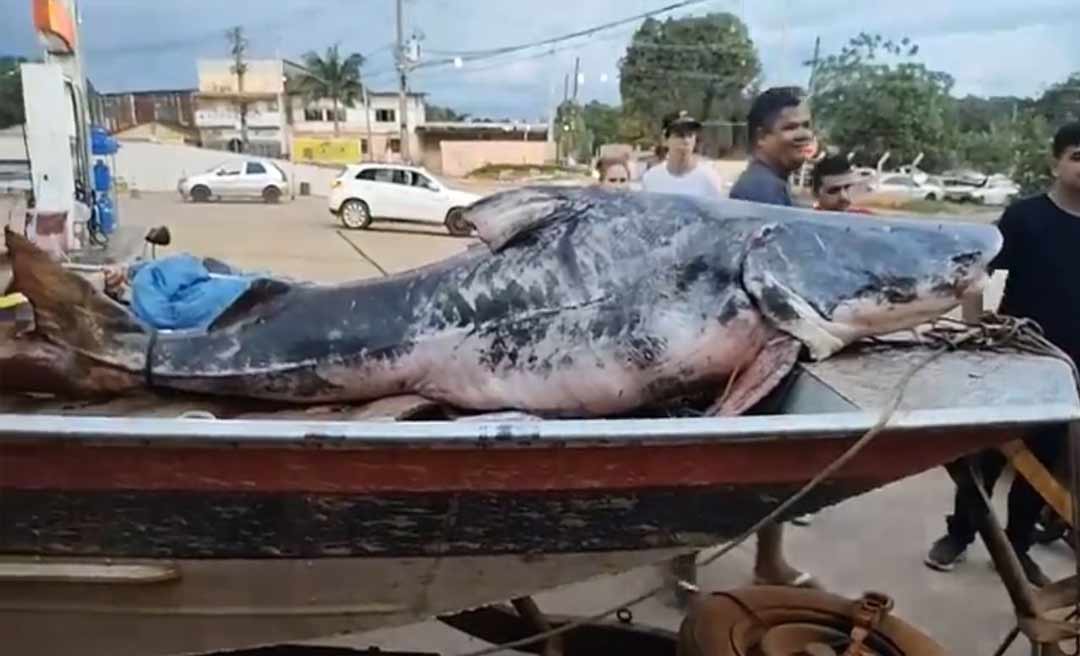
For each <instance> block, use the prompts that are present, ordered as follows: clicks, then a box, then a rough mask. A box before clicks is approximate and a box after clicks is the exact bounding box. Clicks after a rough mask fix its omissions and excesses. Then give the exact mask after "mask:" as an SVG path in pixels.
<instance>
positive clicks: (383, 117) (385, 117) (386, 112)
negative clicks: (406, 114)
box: [375, 109, 397, 123]
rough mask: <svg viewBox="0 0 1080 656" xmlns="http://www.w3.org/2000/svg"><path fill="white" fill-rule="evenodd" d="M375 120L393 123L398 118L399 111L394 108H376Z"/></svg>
mask: <svg viewBox="0 0 1080 656" xmlns="http://www.w3.org/2000/svg"><path fill="white" fill-rule="evenodd" d="M375 120H376V121H378V122H379V123H393V122H394V121H395V120H397V112H395V111H394V110H392V109H376V110H375Z"/></svg>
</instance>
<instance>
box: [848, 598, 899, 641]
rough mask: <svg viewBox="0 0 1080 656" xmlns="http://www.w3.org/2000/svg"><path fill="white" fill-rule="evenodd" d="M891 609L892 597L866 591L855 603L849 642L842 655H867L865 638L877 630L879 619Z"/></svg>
mask: <svg viewBox="0 0 1080 656" xmlns="http://www.w3.org/2000/svg"><path fill="white" fill-rule="evenodd" d="M892 609H893V600H892V598H890V597H888V596H886V595H884V594H882V593H880V592H867V593H865V594H864V595H863V596H862V599H859V601H858V602H856V604H855V611H854V612H853V613H852V617H851V620H852V624H853V625H854V626H852V628H851V644H850V645H849V646H848V648H847V650H846V651H845V652H844V656H869V652H868V651H867V650H865V649H864V648H863V642H864V641H865V640H866V638H867V637H868V636H869V635H870V634H871V633H873V632H874V631H875V630H877V627H878V625H879V624H881V620H883V619H884V618H885V616H886V615H888V614H889V612H890V611H892Z"/></svg>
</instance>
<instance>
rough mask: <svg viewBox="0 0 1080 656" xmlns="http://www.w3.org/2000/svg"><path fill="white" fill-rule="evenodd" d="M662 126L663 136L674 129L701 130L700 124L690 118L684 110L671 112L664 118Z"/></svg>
mask: <svg viewBox="0 0 1080 656" xmlns="http://www.w3.org/2000/svg"><path fill="white" fill-rule="evenodd" d="M663 125H664V134H665V135H666V134H668V133H669V132H671V130H673V129H675V128H687V129H690V130H700V129H701V122H700V121H698V120H697V119H696V118H694V117H693V116H691V115H690V113H689V112H687V111H686V110H685V109H683V110H679V111H677V112H672V113H670V114H668V115H667V116H665V117H664V123H663Z"/></svg>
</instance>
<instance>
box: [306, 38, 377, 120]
mask: <svg viewBox="0 0 1080 656" xmlns="http://www.w3.org/2000/svg"><path fill="white" fill-rule="evenodd" d="M303 61H304V67H305V68H306V69H307V72H306V73H303V74H301V75H299V76H298V77H297V78H296V84H297V87H298V88H299V89H300V91H301V93H303V94H304V95H305V96H307V97H308V98H309V99H311V100H319V99H321V98H329V99H330V100H331V101H333V108H334V134H335V135H336V134H338V120H337V119H338V116H337V114H338V107H339V106H340V105H345V106H346V107H352V106H353V105H354V104H356V100H357V98H359V97H360V94H361V93H363V86H362V84H361V82H360V67H361V66H362V65H363V64H364V57H363V55H361V54H359V53H355V52H354V53H352V54H351V55H349V56H347V57H345V58H344V59H342V58H341V53H340V52H339V51H338V46H337V45H336V44H335V45H333V46H331V47H329V48H327V49H326V54H325V55H323V56H320V55H319V54H318V53H316V52H314V51H311V52H308V53H306V54H305V55H304V57H303Z"/></svg>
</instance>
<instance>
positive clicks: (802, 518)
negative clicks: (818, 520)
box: [791, 513, 814, 526]
mask: <svg viewBox="0 0 1080 656" xmlns="http://www.w3.org/2000/svg"><path fill="white" fill-rule="evenodd" d="M812 521H814V513H806V514H805V515H799V516H798V517H792V518H791V523H792V524H794V525H795V526H810V522H812Z"/></svg>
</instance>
